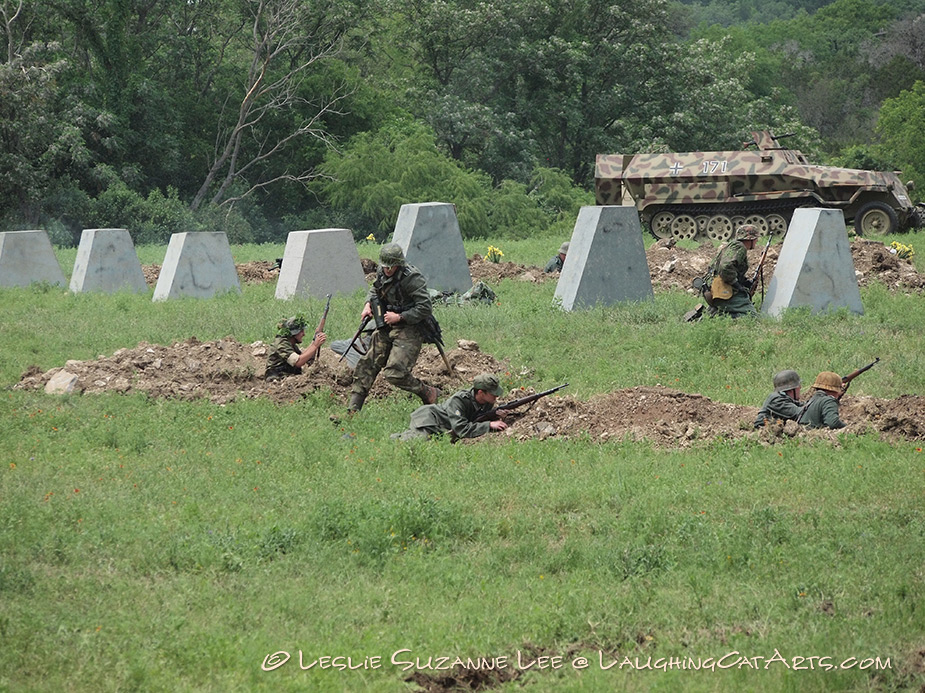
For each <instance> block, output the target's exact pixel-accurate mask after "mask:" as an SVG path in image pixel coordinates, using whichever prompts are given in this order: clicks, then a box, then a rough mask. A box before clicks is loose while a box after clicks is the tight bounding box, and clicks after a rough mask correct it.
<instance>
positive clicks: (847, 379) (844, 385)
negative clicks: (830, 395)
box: [835, 356, 880, 399]
mask: <svg viewBox="0 0 925 693" xmlns="http://www.w3.org/2000/svg"><path fill="white" fill-rule="evenodd" d="M879 362H880V357H879V356H878V357H877V358H875V359H874V360H873V361H871V362H870V363H868V364H867V365H866V366H864V367H863V368H858V369H857V370H856V371H852V372H851V373H849V374H848V375H843V376H842V377H841V394H840V395H838V397H836V398H835V399H841V398H842V397H843V396H844V394H845V393H846V392H848V386H849V385H851V381H852V380H854V379H855V378H857V377H858V376H859V375H861V373H864V372H865V371H869V370H870V369H871V368H873V367H874V366H876V365H877V364H878V363H879Z"/></svg>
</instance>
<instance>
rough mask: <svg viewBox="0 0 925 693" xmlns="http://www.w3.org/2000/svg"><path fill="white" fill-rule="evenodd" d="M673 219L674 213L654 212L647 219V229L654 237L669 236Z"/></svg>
mask: <svg viewBox="0 0 925 693" xmlns="http://www.w3.org/2000/svg"><path fill="white" fill-rule="evenodd" d="M673 221H674V214H672V213H671V212H656V213H655V214H653V215H652V219H650V220H649V229H651V231H652V235H653V236H655V237H656V238H670V237H671V222H673Z"/></svg>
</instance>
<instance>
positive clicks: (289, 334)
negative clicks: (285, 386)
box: [264, 315, 327, 380]
mask: <svg viewBox="0 0 925 693" xmlns="http://www.w3.org/2000/svg"><path fill="white" fill-rule="evenodd" d="M304 338H305V318H303V317H302V316H301V315H299V316H293V317H291V318H289V319H288V320H284V321H283V322H281V323H280V324H279V331H278V332H277V333H276V339H275V340H273V346H271V347H270V351H269V353H268V354H267V370H266V375H265V376H264V377H265V378H266V379H267V380H279V379H280V378H282V377H285V376H287V375H298V374H299V373H301V372H302V366H304V365H305V364H306V363H309V362H310V361H312V360H313V359H314V358H315V356H317V354H318V350H319V349H320V348H321V345H322V344H324V340H325V339H327V336H326V335H325V334H324V332H319V333H318V334H316V335H315V338H314V339H313V340H312V343H311V344H309V345H308V348H306V349H305V351H302V350H301V349H299V344H301V343H302V340H303V339H304Z"/></svg>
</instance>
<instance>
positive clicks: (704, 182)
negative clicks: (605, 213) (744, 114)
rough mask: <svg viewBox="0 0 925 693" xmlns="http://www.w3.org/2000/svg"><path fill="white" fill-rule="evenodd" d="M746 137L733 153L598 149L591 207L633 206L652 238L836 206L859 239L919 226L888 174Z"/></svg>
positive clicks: (720, 236) (713, 234) (766, 228)
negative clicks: (816, 161) (817, 159)
mask: <svg viewBox="0 0 925 693" xmlns="http://www.w3.org/2000/svg"><path fill="white" fill-rule="evenodd" d="M751 134H752V141H751V142H744V143H743V145H742V150H741V151H729V152H686V153H683V154H677V153H669V154H636V155H627V154H599V155H598V156H597V166H596V169H595V193H596V198H597V204H599V205H619V204H635V206H636V208H637V209H638V210H639V215H640V219H641V221H642V222H643V223H644V224H646V225H647V226H648V227H649V229H650V230H651V231H652V234H653V235H654V236H655V237H656V238H668V237H674V238H677V239H682V238H712V239H714V240H726V239H728V238H729V237H730V236H731V235H732V233H733V231H734V230H735V229H736V228H738V226H740V225H741V224H744V223H749V224H755V225H756V226H757V227H758V228H759V230H760V231H761V232H762V233H763V234H768V233H771V234H784V233H786V232H787V227H788V225H789V224H790V218H791V216H792V215H793V211H794V210H795V209H797V208H798V207H823V208H829V209H840V210H842V211H843V212H844V215H845V220H846V221H847V222H848V223H851V222H852V221H853V223H854V226H855V230H856V232H857V233H858V235H861V236H867V235H871V234H885V233H893V232H896V231H904V230H908V229H910V228H913V227H918V226H922V225H923V223H925V205H922V204H919V205H915V204H913V203H912V202H911V201H910V199H909V193H908V191H907V188H906V186H905V185H903V183H902V182H901V181H900V179H899V177H898V176H897V174H896V173H895V172H892V171H888V172H880V171H862V170H857V169H850V168H837V167H834V166H817V165H813V164H810V163H809V162H808V161H807V160H806V157H805V156H803V154H802V153H801V152H799V151H797V150H796V149H787V148H785V147H782V146H780V144H779V141H780V140H782V139H784V138H785V137H789V136H790V135H781V136H780V137H775V136H774V135H772V134H771V133H770V132H769V131H767V130H760V131H755V132H752V133H751Z"/></svg>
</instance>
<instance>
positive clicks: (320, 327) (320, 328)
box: [314, 294, 331, 360]
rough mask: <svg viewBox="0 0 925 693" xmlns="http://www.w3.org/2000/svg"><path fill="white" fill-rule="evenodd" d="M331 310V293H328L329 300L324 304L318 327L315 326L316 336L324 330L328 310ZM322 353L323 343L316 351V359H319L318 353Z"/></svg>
mask: <svg viewBox="0 0 925 693" xmlns="http://www.w3.org/2000/svg"><path fill="white" fill-rule="evenodd" d="M329 310H331V294H328V302H327V303H326V304H325V306H324V312H323V313H322V314H321V320H319V321H318V327H316V328H315V336H316V337H317V336H318V333H320V332H324V323H325V322H326V321H327V319H328V311H329ZM320 353H321V345H320V344H319V345H318V350H317V351H316V352H315V359H314V360H317V359H318V355H319V354H320Z"/></svg>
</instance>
